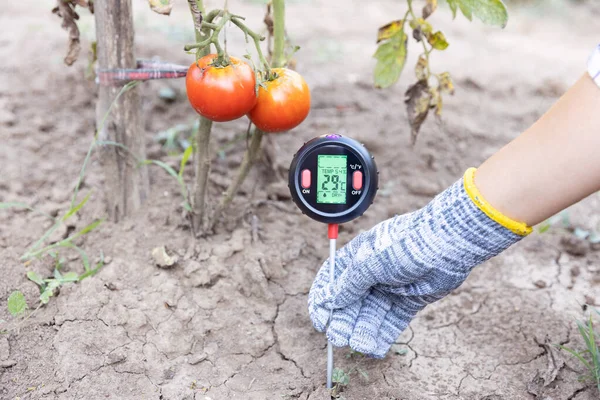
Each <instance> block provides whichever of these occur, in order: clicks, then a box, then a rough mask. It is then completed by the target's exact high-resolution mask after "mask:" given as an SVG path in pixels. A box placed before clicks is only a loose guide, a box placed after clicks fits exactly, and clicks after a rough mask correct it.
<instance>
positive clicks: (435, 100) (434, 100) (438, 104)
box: [429, 87, 444, 118]
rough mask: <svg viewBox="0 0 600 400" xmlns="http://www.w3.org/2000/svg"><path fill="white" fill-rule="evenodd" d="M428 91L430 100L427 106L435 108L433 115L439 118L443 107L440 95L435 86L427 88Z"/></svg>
mask: <svg viewBox="0 0 600 400" xmlns="http://www.w3.org/2000/svg"><path fill="white" fill-rule="evenodd" d="M429 92H430V93H431V102H430V103H429V106H430V107H431V108H433V109H434V110H435V116H436V117H438V118H439V117H441V116H442V108H443V107H444V103H443V101H442V95H441V94H440V91H439V90H438V88H435V87H432V88H429Z"/></svg>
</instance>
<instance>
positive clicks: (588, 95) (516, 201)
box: [475, 74, 600, 225]
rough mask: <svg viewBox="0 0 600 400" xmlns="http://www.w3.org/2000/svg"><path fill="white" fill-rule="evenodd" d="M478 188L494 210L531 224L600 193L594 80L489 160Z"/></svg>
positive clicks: (599, 110)
mask: <svg viewBox="0 0 600 400" xmlns="http://www.w3.org/2000/svg"><path fill="white" fill-rule="evenodd" d="M475 184H476V185H477V187H478V189H479V191H480V192H481V194H482V196H483V197H484V198H485V199H486V200H487V201H488V202H489V203H490V204H491V205H492V206H494V207H495V208H496V209H498V210H499V211H500V212H502V213H503V214H505V215H507V216H509V217H511V218H513V219H515V220H517V221H521V222H524V223H526V224H528V225H535V224H537V223H539V222H542V221H544V220H545V219H547V218H548V217H550V216H552V215H554V214H556V213H557V212H559V211H561V210H563V209H565V208H566V207H568V206H570V205H572V204H574V203H576V202H578V201H579V200H581V199H583V198H585V197H587V196H589V195H590V194H592V193H594V192H596V191H598V190H600V88H598V86H596V84H595V83H594V82H593V81H592V79H591V78H590V76H589V75H588V74H585V75H584V76H582V77H581V78H580V79H579V80H578V81H577V83H576V84H575V85H573V86H572V87H571V88H570V89H569V90H568V91H567V93H565V95H563V96H562V97H561V98H560V99H559V101H558V102H557V103H556V104H555V105H554V106H553V107H552V108H551V109H550V110H549V111H548V112H547V113H546V114H544V115H543V116H542V117H541V118H540V119H539V120H538V121H537V122H536V123H535V124H534V125H533V126H531V127H530V128H529V129H528V130H527V131H525V132H524V133H523V134H522V135H520V136H519V137H518V138H516V139H515V140H513V141H512V142H510V143H509V144H508V145H506V146H505V147H503V148H502V149H501V150H500V151H498V152H497V153H496V154H494V155H493V156H492V157H490V158H489V159H488V160H487V161H485V162H484V163H483V164H482V165H481V166H480V167H479V168H478V170H477V173H476V176H475Z"/></svg>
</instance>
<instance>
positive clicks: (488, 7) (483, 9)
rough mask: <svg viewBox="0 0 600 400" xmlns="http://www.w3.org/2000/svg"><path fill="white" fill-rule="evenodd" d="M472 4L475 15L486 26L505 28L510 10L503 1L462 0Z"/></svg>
mask: <svg viewBox="0 0 600 400" xmlns="http://www.w3.org/2000/svg"><path fill="white" fill-rule="evenodd" d="M466 1H469V2H471V4H472V10H473V15H475V16H476V17H477V18H479V19H480V20H481V22H483V23H484V24H488V25H494V26H499V27H501V28H504V27H505V26H506V24H507V22H508V10H507V9H506V5H505V4H504V3H503V2H502V0H461V2H466Z"/></svg>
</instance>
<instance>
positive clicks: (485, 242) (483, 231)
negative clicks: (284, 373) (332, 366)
mask: <svg viewBox="0 0 600 400" xmlns="http://www.w3.org/2000/svg"><path fill="white" fill-rule="evenodd" d="M474 174H475V170H474V169H470V170H468V171H467V173H466V174H465V176H464V178H463V179H460V180H459V181H457V182H456V183H455V184H453V185H452V186H451V187H450V188H448V189H446V190H445V191H444V192H442V193H441V194H439V195H438V196H436V197H435V198H434V199H433V200H432V201H431V202H430V203H429V204H428V205H427V206H425V207H424V208H422V209H420V210H418V211H415V212H413V213H409V214H405V215H402V216H396V217H394V218H391V219H389V220H387V221H384V222H382V223H380V224H378V225H376V226H375V227H374V228H372V229H371V230H369V231H366V232H363V233H361V234H360V235H358V236H357V237H356V238H354V239H353V240H351V241H350V242H349V243H348V244H347V245H346V246H344V247H343V248H342V249H340V250H339V251H338V252H337V253H336V263H335V281H334V282H333V284H330V283H329V279H328V277H329V263H328V261H326V262H325V263H324V264H323V266H322V267H321V269H320V271H319V273H318V274H317V277H316V278H315V281H314V282H313V285H312V287H311V290H310V293H309V302H308V303H309V313H310V317H311V320H312V322H313V325H314V327H315V328H316V329H317V330H318V331H321V332H323V331H325V330H326V329H327V337H328V339H329V340H330V341H331V342H332V343H333V344H334V345H335V346H346V345H350V347H351V348H353V349H354V350H356V351H359V352H361V353H364V354H367V355H371V356H373V357H383V356H385V353H386V352H387V351H388V349H389V348H390V346H391V344H392V343H393V342H394V341H395V340H396V338H397V337H398V335H399V334H400V333H401V332H402V331H403V330H404V329H405V328H406V327H407V326H408V324H409V323H410V321H411V320H412V318H413V317H414V316H415V314H416V313H417V312H418V311H420V310H421V309H423V308H424V307H425V306H426V305H427V304H430V303H432V302H434V301H437V300H439V299H441V298H442V297H444V296H446V295H447V294H448V293H450V292H451V291H452V290H454V289H456V288H457V287H458V286H460V284H462V282H463V281H464V280H465V279H466V278H467V276H468V275H469V273H470V272H471V270H472V269H473V268H474V267H475V266H477V265H479V264H481V263H482V262H484V261H486V260H488V259H489V258H491V257H493V256H495V255H497V254H498V253H500V252H502V251H503V250H505V249H506V248H508V247H509V246H510V245H512V244H513V243H516V242H518V241H519V240H520V239H521V238H522V237H523V236H525V235H526V234H528V233H529V232H530V231H531V228H529V227H527V226H526V225H525V224H522V223H519V222H516V221H513V220H510V219H509V218H507V217H505V216H504V215H502V214H500V213H499V212H498V211H497V210H495V209H494V208H493V207H491V206H490V205H489V204H488V203H486V202H485V200H484V199H483V197H482V196H481V195H480V194H479V192H478V191H477V188H476V187H475V186H474V183H473V181H474ZM330 309H333V310H334V311H333V317H332V321H331V323H330V325H329V327H328V328H327V322H328V318H329V310H330Z"/></svg>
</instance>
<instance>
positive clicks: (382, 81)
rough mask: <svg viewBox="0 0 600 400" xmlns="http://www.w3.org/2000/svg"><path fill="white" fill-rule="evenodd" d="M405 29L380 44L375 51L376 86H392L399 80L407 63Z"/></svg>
mask: <svg viewBox="0 0 600 400" xmlns="http://www.w3.org/2000/svg"><path fill="white" fill-rule="evenodd" d="M407 39H408V37H407V36H406V34H405V33H404V31H399V32H398V33H397V34H395V35H394V36H392V37H391V38H390V40H389V41H387V42H385V43H382V44H380V45H379V48H378V49H377V51H376V52H375V55H374V56H373V57H375V58H376V59H377V64H376V65H375V86H376V87H379V88H386V87H390V86H391V85H393V84H394V83H396V82H397V81H398V79H399V78H400V74H401V73H402V70H403V69H404V64H405V63H406V54H407V51H406V41H407Z"/></svg>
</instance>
